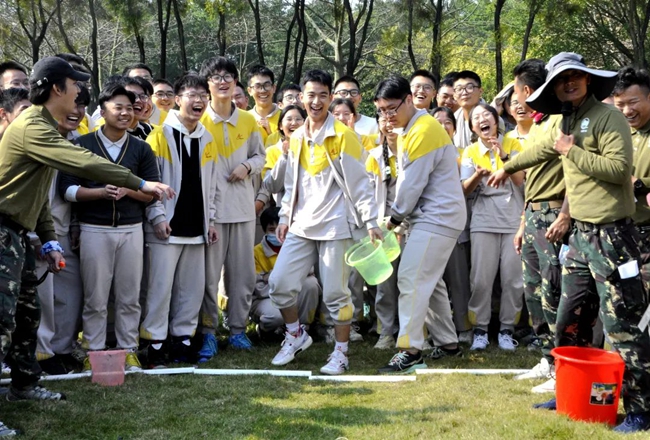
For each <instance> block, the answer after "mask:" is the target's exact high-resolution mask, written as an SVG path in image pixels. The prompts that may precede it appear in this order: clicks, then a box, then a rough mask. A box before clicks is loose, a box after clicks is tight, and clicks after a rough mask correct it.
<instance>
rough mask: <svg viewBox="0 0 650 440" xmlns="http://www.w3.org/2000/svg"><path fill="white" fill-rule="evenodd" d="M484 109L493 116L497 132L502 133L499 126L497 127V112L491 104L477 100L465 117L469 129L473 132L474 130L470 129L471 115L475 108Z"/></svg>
mask: <svg viewBox="0 0 650 440" xmlns="http://www.w3.org/2000/svg"><path fill="white" fill-rule="evenodd" d="M481 108H482V109H485V110H487V111H489V112H490V114H491V115H492V116H493V117H494V121H495V122H496V124H497V134H503V133H501V127H499V114H498V113H497V111H496V109H495V108H494V107H492V106H491V105H489V104H487V103H485V102H479V103H478V104H476V106H475V107H474V108H473V109H472V111H470V112H469V117H468V118H467V125H469V130H470V131H471V132H472V133H474V130H472V115H473V114H474V112H475V111H476V109H481Z"/></svg>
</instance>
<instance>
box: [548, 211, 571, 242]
mask: <svg viewBox="0 0 650 440" xmlns="http://www.w3.org/2000/svg"><path fill="white" fill-rule="evenodd" d="M570 225H571V217H569V216H568V215H566V214H564V213H562V212H560V213H559V214H558V216H557V218H556V219H555V221H554V222H553V223H551V226H549V227H548V229H547V230H546V239H547V240H548V241H549V242H551V243H555V242H557V241H560V240H562V238H563V237H564V236H565V235H566V233H567V231H568V230H569V226H570Z"/></svg>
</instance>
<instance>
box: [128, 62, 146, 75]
mask: <svg viewBox="0 0 650 440" xmlns="http://www.w3.org/2000/svg"><path fill="white" fill-rule="evenodd" d="M134 69H144V70H146V71H147V72H149V75H151V76H153V70H151V67H149V66H147V65H146V64H144V63H133V64H129V65H128V66H126V67H125V68H124V70H122V75H124V76H129V73H130V72H131V71H132V70H134Z"/></svg>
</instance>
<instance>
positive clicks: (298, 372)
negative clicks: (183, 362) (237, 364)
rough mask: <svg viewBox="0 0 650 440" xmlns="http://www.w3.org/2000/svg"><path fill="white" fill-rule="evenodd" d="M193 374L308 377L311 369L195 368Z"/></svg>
mask: <svg viewBox="0 0 650 440" xmlns="http://www.w3.org/2000/svg"><path fill="white" fill-rule="evenodd" d="M194 374H201V375H206V376H258V375H260V376H281V377H310V376H311V371H303V370H238V369H230V370H229V369H216V368H196V369H194Z"/></svg>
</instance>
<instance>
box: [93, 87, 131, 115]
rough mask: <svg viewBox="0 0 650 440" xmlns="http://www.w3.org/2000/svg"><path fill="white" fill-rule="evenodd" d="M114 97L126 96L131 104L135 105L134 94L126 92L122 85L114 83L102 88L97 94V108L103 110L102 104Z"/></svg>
mask: <svg viewBox="0 0 650 440" xmlns="http://www.w3.org/2000/svg"><path fill="white" fill-rule="evenodd" d="M116 96H126V97H127V98H129V101H130V102H131V104H135V94H134V93H133V92H129V91H128V90H126V89H125V88H124V86H123V85H122V84H118V83H116V82H114V83H111V84H109V85H107V86H106V87H104V88H103V89H102V91H101V92H100V93H99V99H98V102H99V107H100V108H102V109H103V108H104V104H106V102H108V101H110V100H111V99H113V98H115V97H116Z"/></svg>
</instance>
